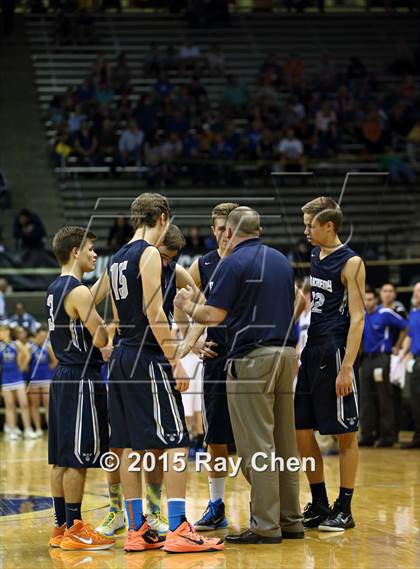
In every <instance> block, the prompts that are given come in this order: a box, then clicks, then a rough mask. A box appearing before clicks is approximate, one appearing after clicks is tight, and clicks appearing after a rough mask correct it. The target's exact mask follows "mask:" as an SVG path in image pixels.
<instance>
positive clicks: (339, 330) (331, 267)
mask: <svg viewBox="0 0 420 569" xmlns="http://www.w3.org/2000/svg"><path fill="white" fill-rule="evenodd" d="M320 251H321V250H320V248H319V247H315V248H314V249H313V250H312V254H311V276H310V280H311V293H312V304H311V324H310V326H309V332H308V345H311V344H312V345H314V344H321V343H325V342H328V341H330V340H332V339H334V340H335V341H337V342H338V343H343V342H344V343H345V341H346V339H347V333H348V330H349V327H350V314H349V309H348V302H347V289H346V287H345V286H344V285H343V283H342V282H341V271H342V269H343V267H344V265H345V264H346V263H347V261H348V260H349V259H351V258H352V257H355V256H357V253H355V252H354V251H353V250H352V249H350V247H348V246H347V245H343V246H342V247H340V248H338V249H336V250H335V251H334V252H333V253H330V254H329V255H327V256H326V257H324V258H323V259H320V257H319V255H320ZM361 294H363V291H361Z"/></svg>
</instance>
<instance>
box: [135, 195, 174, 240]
mask: <svg viewBox="0 0 420 569" xmlns="http://www.w3.org/2000/svg"><path fill="white" fill-rule="evenodd" d="M162 213H164V214H165V216H166V218H167V219H169V217H170V214H171V210H170V209H169V204H168V200H167V199H166V198H165V197H164V196H161V195H160V194H155V193H152V192H145V193H144V194H141V195H139V197H138V198H136V199H135V200H134V201H133V203H132V204H131V223H132V225H133V228H134V231H136V229H138V228H139V227H142V226H143V225H146V227H154V226H155V225H156V222H157V220H158V219H159V217H160V216H161V215H162Z"/></svg>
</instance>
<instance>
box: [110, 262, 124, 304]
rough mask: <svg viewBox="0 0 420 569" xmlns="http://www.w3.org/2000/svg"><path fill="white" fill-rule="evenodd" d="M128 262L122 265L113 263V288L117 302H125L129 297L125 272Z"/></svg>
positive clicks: (111, 270) (111, 269) (111, 271)
mask: <svg viewBox="0 0 420 569" xmlns="http://www.w3.org/2000/svg"><path fill="white" fill-rule="evenodd" d="M127 263H128V261H123V262H122V263H113V264H112V265H111V268H110V273H111V286H112V290H113V292H114V297H115V300H124V299H125V298H127V296H128V286H127V279H126V277H125V275H124V271H125V269H126V268H127Z"/></svg>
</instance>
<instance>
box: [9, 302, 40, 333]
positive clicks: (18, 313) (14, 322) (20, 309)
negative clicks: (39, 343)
mask: <svg viewBox="0 0 420 569" xmlns="http://www.w3.org/2000/svg"><path fill="white" fill-rule="evenodd" d="M8 320H9V325H10V327H11V328H16V327H17V326H20V327H21V328H24V329H25V330H26V331H27V332H29V333H30V334H35V332H36V331H37V330H38V328H39V327H40V326H41V324H40V323H39V322H38V320H36V318H34V317H33V316H32V314H29V312H26V310H25V305H24V304H23V302H17V303H16V308H15V314H13V315H12V316H10V318H9V319H8Z"/></svg>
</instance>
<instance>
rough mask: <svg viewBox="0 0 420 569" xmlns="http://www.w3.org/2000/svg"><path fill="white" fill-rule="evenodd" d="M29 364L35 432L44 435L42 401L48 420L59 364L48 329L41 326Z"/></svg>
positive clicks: (33, 344) (33, 345)
mask: <svg viewBox="0 0 420 569" xmlns="http://www.w3.org/2000/svg"><path fill="white" fill-rule="evenodd" d="M30 351H31V361H30V364H29V370H30V373H29V403H30V406H31V416H32V421H33V423H34V425H35V434H36V435H37V436H38V437H42V428H41V409H40V407H41V403H42V404H43V406H44V412H45V422H48V403H49V392H50V382H51V378H52V370H53V369H54V368H55V367H56V365H57V359H56V357H55V355H54V352H53V349H52V347H51V344H50V343H49V341H48V330H47V329H46V328H44V327H41V328H40V329H39V330H38V331H37V332H36V334H35V337H34V338H33V341H32V343H31V347H30Z"/></svg>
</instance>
